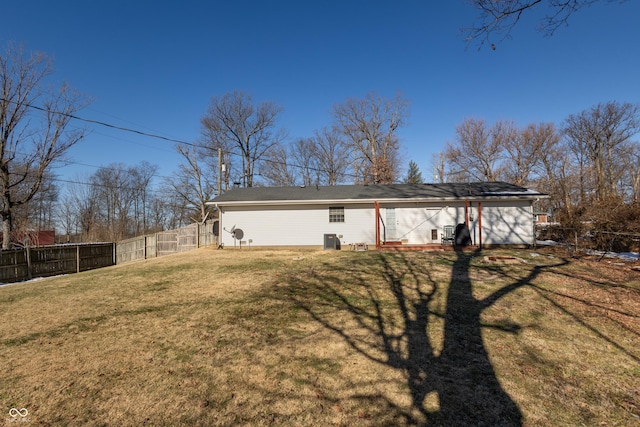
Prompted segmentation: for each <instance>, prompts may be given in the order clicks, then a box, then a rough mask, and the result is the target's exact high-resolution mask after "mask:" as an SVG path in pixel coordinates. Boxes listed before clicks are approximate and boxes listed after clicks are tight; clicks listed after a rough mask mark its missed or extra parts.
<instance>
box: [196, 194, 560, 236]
mask: <svg viewBox="0 0 640 427" xmlns="http://www.w3.org/2000/svg"><path fill="white" fill-rule="evenodd" d="M547 197H548V196H547V195H546V194H543V193H539V192H537V191H534V190H530V189H527V188H523V187H519V186H516V185H512V184H507V183H504V182H478V183H447V184H393V185H339V186H329V187H318V186H309V187H279V188H272V187H252V188H237V189H233V190H230V191H228V192H227V193H225V194H223V195H221V196H218V197H216V198H215V199H214V200H213V201H211V202H209V203H208V204H210V205H213V206H215V207H217V208H218V209H219V214H220V225H219V226H220V228H219V233H220V242H221V243H223V244H224V246H226V247H229V246H320V247H322V246H323V245H326V240H327V235H329V236H330V237H331V235H335V238H337V239H338V240H339V243H340V245H341V246H342V247H343V248H344V247H347V246H349V245H354V244H356V243H366V244H367V245H375V246H377V247H379V246H380V245H382V246H385V245H392V244H393V245H403V246H404V245H440V244H441V243H442V242H443V240H442V236H443V233H444V230H445V227H446V226H449V227H447V228H450V227H451V226H453V227H456V226H459V224H466V225H467V227H468V231H469V235H470V237H471V243H472V244H473V245H478V246H482V245H484V246H486V245H518V246H530V245H533V244H534V243H535V234H534V223H533V218H534V216H533V203H534V201H536V200H537V199H541V198H547Z"/></svg>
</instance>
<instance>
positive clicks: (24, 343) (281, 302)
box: [0, 248, 640, 426]
mask: <svg viewBox="0 0 640 427" xmlns="http://www.w3.org/2000/svg"><path fill="white" fill-rule="evenodd" d="M565 255H566V253H563V252H551V251H550V250H536V251H533V250H521V251H515V250H510V251H507V250H501V251H484V252H480V253H473V252H458V253H456V252H402V253H400V252H398V253H391V252H376V251H369V252H348V251H315V250H288V249H282V250H260V249H255V248H251V249H242V250H233V249H225V250H215V249H211V248H208V249H199V250H195V251H192V252H188V253H183V254H179V255H173V256H168V257H164V258H158V259H152V260H148V261H144V262H138V263H131V264H125V265H119V266H115V267H109V268H105V269H101V270H94V271H89V272H84V273H80V274H75V275H69V276H61V277H55V278H49V279H43V280H38V281H33V282H30V283H24V284H16V285H9V286H3V287H0V366H1V367H2V375H0V412H1V413H2V414H1V415H0V421H6V423H7V424H10V423H12V422H13V421H16V422H18V421H29V422H30V423H31V425H52V426H58V425H83V426H85V425H86V426H105V425H118V426H121V425H136V426H137V425H144V424H147V425H153V426H180V425H183V426H236V425H247V426H258V425H259V426H262V425H276V426H331V425H342V426H403V425H453V426H458V425H477V426H481V425H486V426H498V425H524V426H558V425H567V426H579V425H587V426H635V425H638V426H640V272H638V271H633V270H632V269H630V268H629V267H628V265H626V266H625V265H614V264H612V263H611V262H608V261H607V260H602V261H600V262H598V261H597V260H595V259H587V258H565ZM510 257H513V258H510ZM12 408H16V409H21V408H25V409H27V410H28V416H27V417H23V416H22V415H20V414H16V412H15V411H11V409H12ZM10 411H11V414H13V416H12V415H11V414H10ZM22 414H24V412H23V413H22ZM11 425H18V424H16V423H12V424H11Z"/></svg>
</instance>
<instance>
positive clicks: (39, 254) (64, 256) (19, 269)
mask: <svg viewBox="0 0 640 427" xmlns="http://www.w3.org/2000/svg"><path fill="white" fill-rule="evenodd" d="M217 242H218V238H217V236H214V235H213V223H212V222H210V223H204V224H192V225H189V226H187V227H183V228H179V229H177V230H171V231H162V232H160V233H156V234H152V235H147V236H140V237H134V238H132V239H127V240H123V241H121V242H117V243H87V244H66V245H53V246H40V247H27V248H24V249H14V250H7V251H0V283H11V282H20V281H23V280H29V279H32V278H34V277H46V276H54V275H58V274H69V273H79V272H81V271H85V270H91V269H94V268H100V267H108V266H110V265H114V264H122V263H125V262H129V261H136V260H142V259H147V258H155V257H159V256H163V255H169V254H174V253H178V252H185V251H189V250H192V249H197V248H199V247H203V246H212V245H217V244H218V243H217Z"/></svg>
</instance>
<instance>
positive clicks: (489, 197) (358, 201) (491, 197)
mask: <svg viewBox="0 0 640 427" xmlns="http://www.w3.org/2000/svg"><path fill="white" fill-rule="evenodd" d="M548 198H549V195H548V194H542V193H538V194H535V193H529V194H510V195H487V196H468V197H463V196H455V197H419V198H394V199H321V200H317V199H314V200H309V199H306V200H244V201H242V200H229V201H219V202H216V201H215V200H214V201H211V202H206V203H205V204H206V205H209V206H220V207H224V206H272V205H280V206H296V205H331V204H335V205H362V204H373V203H374V202H379V203H433V202H453V201H461V200H468V201H471V202H478V201H488V200H538V199H548Z"/></svg>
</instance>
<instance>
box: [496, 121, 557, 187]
mask: <svg viewBox="0 0 640 427" xmlns="http://www.w3.org/2000/svg"><path fill="white" fill-rule="evenodd" d="M512 132H513V133H512V135H511V136H510V137H508V138H505V140H504V143H503V144H504V148H505V152H506V159H505V162H504V179H506V180H507V181H509V182H511V183H513V184H516V185H520V186H525V187H526V186H529V185H530V184H531V183H532V181H533V180H536V179H537V178H540V175H539V174H540V172H542V171H543V170H541V169H540V165H541V158H542V156H543V155H544V153H545V152H548V151H549V150H551V149H552V148H554V147H555V146H556V145H557V143H558V140H559V138H560V137H559V135H558V132H557V131H556V129H555V126H554V125H553V123H537V124H536V123H532V124H529V125H527V126H526V127H525V128H524V129H521V130H517V129H515V128H513V130H512ZM543 176H544V175H543Z"/></svg>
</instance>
